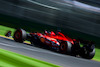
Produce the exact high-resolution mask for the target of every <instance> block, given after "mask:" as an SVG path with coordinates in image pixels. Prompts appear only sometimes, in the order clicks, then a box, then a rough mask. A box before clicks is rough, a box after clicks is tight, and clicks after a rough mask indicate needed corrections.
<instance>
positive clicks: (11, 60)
mask: <svg viewBox="0 0 100 67" xmlns="http://www.w3.org/2000/svg"><path fill="white" fill-rule="evenodd" d="M0 67H60V66H57V65H54V64H51V63H47V62H44V61H40V60H37V59H34V58H31V57H27V56H23V55H20V54H17V53H14V52H10V51H7V50H4V49H0Z"/></svg>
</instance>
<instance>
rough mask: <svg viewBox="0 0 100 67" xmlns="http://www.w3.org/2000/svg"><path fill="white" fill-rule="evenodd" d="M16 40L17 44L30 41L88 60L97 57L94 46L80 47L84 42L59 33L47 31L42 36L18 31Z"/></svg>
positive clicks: (89, 44) (90, 44)
mask: <svg viewBox="0 0 100 67" xmlns="http://www.w3.org/2000/svg"><path fill="white" fill-rule="evenodd" d="M14 40H15V41H16V42H23V41H25V40H29V41H30V42H31V43H32V44H35V45H37V44H39V45H42V46H46V47H50V48H51V49H54V50H57V51H59V52H61V53H64V54H68V55H73V56H77V55H79V56H81V57H83V58H86V59H92V58H93V57H94V55H95V45H94V44H92V43H91V42H89V43H85V44H84V45H83V46H82V47H80V42H82V41H79V40H76V39H71V38H69V37H68V36H66V35H64V34H62V33H61V32H59V31H57V33H54V32H53V31H51V32H48V31H45V32H44V33H43V34H42V33H38V32H35V33H26V32H25V30H23V29H17V30H16V31H15V33H14Z"/></svg>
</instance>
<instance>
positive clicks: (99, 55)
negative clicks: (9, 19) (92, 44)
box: [0, 25, 100, 61]
mask: <svg viewBox="0 0 100 67" xmlns="http://www.w3.org/2000/svg"><path fill="white" fill-rule="evenodd" d="M9 30H11V31H12V34H13V33H14V31H15V29H14V28H10V27H6V26H2V25H0V35H4V34H5V32H7V31H9ZM95 49H96V54H95V56H94V58H93V59H94V60H96V61H100V49H98V48H95Z"/></svg>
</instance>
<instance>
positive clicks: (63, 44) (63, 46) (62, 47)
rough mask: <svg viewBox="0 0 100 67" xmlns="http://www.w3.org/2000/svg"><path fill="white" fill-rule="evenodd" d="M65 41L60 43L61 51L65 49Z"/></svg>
mask: <svg viewBox="0 0 100 67" xmlns="http://www.w3.org/2000/svg"><path fill="white" fill-rule="evenodd" d="M65 44H66V43H61V46H60V49H61V51H66V45H65Z"/></svg>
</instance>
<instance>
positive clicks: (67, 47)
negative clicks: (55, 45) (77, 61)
mask: <svg viewBox="0 0 100 67" xmlns="http://www.w3.org/2000/svg"><path fill="white" fill-rule="evenodd" d="M71 48H72V44H71V43H70V42H69V41H63V42H61V44H60V47H59V50H60V52H61V53H64V54H68V55H70V54H71Z"/></svg>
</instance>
